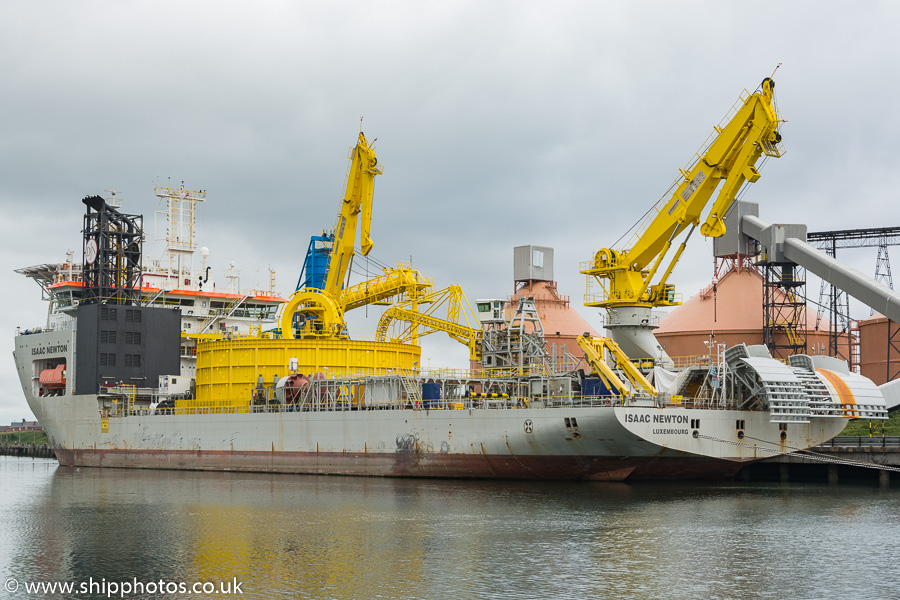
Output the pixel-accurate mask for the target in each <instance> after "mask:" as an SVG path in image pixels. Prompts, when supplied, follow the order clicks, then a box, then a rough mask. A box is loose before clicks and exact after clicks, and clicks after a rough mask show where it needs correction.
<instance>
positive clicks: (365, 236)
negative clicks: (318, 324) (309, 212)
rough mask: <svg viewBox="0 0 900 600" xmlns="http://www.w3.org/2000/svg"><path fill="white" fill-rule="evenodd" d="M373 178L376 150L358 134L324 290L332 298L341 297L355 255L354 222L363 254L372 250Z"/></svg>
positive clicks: (377, 168)
mask: <svg viewBox="0 0 900 600" xmlns="http://www.w3.org/2000/svg"><path fill="white" fill-rule="evenodd" d="M376 175H381V165H379V164H378V160H377V159H376V158H375V149H374V148H370V147H369V144H368V142H367V141H366V136H364V135H363V134H362V132H360V133H359V142H358V143H357V144H356V146H355V147H354V148H353V154H352V162H351V163H350V174H349V175H348V177H347V189H346V190H345V191H344V200H343V202H341V209H340V211H339V212H338V216H337V221H336V222H335V225H334V243H333V245H332V247H331V259H330V260H329V263H328V277H327V278H326V279H325V288H324V290H323V291H324V292H325V293H326V294H328V295H329V296H331V297H332V298H335V299H337V298H338V297H340V295H341V288H342V286H343V282H344V276H345V275H346V274H347V269H349V268H350V260H351V259H352V258H353V254H354V252H355V250H354V246H355V245H356V228H357V223H358V224H359V227H360V248H361V253H362V255H363V256H366V255H367V254H369V252H370V251H371V250H372V245H373V244H372V237H371V231H372V194H373V191H374V186H375V176H376Z"/></svg>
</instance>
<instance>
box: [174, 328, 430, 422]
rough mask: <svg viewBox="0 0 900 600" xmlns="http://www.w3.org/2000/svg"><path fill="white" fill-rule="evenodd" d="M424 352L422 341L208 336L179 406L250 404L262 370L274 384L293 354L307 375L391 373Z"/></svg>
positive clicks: (409, 367) (406, 368)
mask: <svg viewBox="0 0 900 600" xmlns="http://www.w3.org/2000/svg"><path fill="white" fill-rule="evenodd" d="M421 353H422V349H421V348H420V347H419V346H416V345H413V344H402V343H397V342H372V341H356V340H341V339H335V340H322V339H299V340H284V339H269V338H256V337H253V338H238V339H232V340H218V341H207V342H203V343H200V344H198V346H197V390H196V399H194V400H179V401H178V402H177V403H176V406H177V407H178V408H223V407H245V406H249V405H250V400H251V394H252V390H253V388H254V387H255V386H256V384H257V381H258V378H259V376H260V375H262V376H263V380H264V381H265V383H266V384H267V385H271V383H272V381H273V380H274V378H275V376H276V375H278V376H279V377H283V376H285V375H289V374H290V373H289V372H288V368H287V365H288V364H289V362H290V359H292V358H296V359H297V361H298V363H299V368H298V370H299V372H300V373H302V374H304V375H307V376H310V375H313V374H314V373H316V372H321V373H323V374H325V376H326V377H332V376H348V375H386V374H390V373H398V372H400V373H410V372H417V371H418V369H419V359H420V356H421Z"/></svg>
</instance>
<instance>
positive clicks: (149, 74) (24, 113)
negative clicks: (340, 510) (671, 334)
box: [0, 0, 900, 423]
mask: <svg viewBox="0 0 900 600" xmlns="http://www.w3.org/2000/svg"><path fill="white" fill-rule="evenodd" d="M898 16H900V5H897V4H896V3H891V2H860V3H855V4H853V7H852V8H851V5H850V4H849V3H846V2H792V3H788V2H756V3H754V4H753V5H752V7H748V5H746V4H737V3H725V2H558V1H557V2H553V3H551V2H486V1H480V2H459V1H451V2H442V3H422V2H389V1H388V2H384V1H382V2H363V3H347V2H320V3H312V2H265V3H253V4H251V3H234V2H230V3H229V2H220V1H217V2H166V1H158V0H156V1H152V2H104V1H97V2H69V1H66V2H46V1H45V2H33V1H25V2H18V1H10V0H7V1H5V2H3V3H2V5H0V86H2V95H0V123H2V128H0V131H2V136H0V173H2V177H0V203H2V210H3V215H4V218H3V220H2V224H0V232H2V239H3V247H4V250H3V255H2V265H0V277H2V281H3V289H4V290H5V293H4V294H3V296H2V298H0V322H2V324H3V326H2V328H0V331H4V332H5V335H7V336H9V341H8V342H7V348H9V349H10V350H11V348H12V343H11V342H12V340H11V338H12V336H13V334H14V332H15V328H16V327H17V326H21V327H23V328H24V327H29V326H35V325H41V324H42V323H43V322H44V319H45V311H46V305H45V304H44V303H42V302H40V300H39V297H40V290H39V289H38V287H37V286H36V285H35V284H34V283H33V282H32V281H30V280H27V279H25V278H23V277H21V276H19V275H17V274H15V273H14V272H13V269H15V268H19V267H23V266H28V265H33V264H39V263H44V262H57V261H60V260H62V259H63V258H64V256H65V252H66V250H75V251H76V256H78V257H80V248H81V240H80V234H79V230H80V227H81V218H82V214H83V208H84V207H83V205H82V204H81V202H80V200H81V198H82V197H84V196H85V195H88V194H103V195H105V194H104V190H118V191H119V192H121V194H122V195H123V196H124V197H125V199H126V203H125V205H124V208H123V210H125V211H126V212H132V213H143V214H144V215H145V218H146V220H147V222H148V223H152V214H153V211H154V210H156V199H155V198H154V196H153V190H152V186H153V185H154V183H159V184H172V185H173V186H178V185H180V184H181V182H182V181H183V182H184V184H185V186H186V187H188V188H190V189H204V190H207V191H208V193H209V196H208V201H207V202H206V203H205V204H204V205H202V208H201V223H202V224H201V229H200V237H201V243H202V244H203V245H205V246H208V247H209V248H210V250H211V256H210V261H211V263H212V265H213V269H214V275H213V277H214V278H215V279H216V280H217V281H218V285H223V284H224V277H223V276H222V274H221V270H222V269H223V268H224V267H226V266H227V265H228V262H229V261H235V263H236V266H238V267H239V268H241V269H242V279H241V284H242V285H243V286H244V287H255V286H257V285H258V287H267V282H268V273H267V269H268V267H269V266H272V267H274V268H275V269H276V271H277V285H276V287H277V289H278V290H279V291H280V292H281V293H282V295H285V296H287V295H288V294H289V293H290V292H291V291H293V289H294V286H295V285H296V280H297V277H298V275H299V271H300V267H301V265H302V261H303V253H304V252H305V249H306V246H307V243H308V240H309V236H310V235H312V234H316V233H318V232H320V231H321V230H322V229H325V228H328V227H330V226H331V225H332V223H333V221H334V216H335V213H336V211H337V203H338V199H339V196H340V194H341V191H342V188H343V185H344V177H345V173H346V169H347V160H346V156H347V149H348V147H349V146H351V145H352V144H354V143H355V140H356V135H357V133H358V131H359V119H360V117H361V116H364V117H365V120H364V122H363V130H364V131H365V133H366V135H367V136H368V138H369V140H372V139H374V138H377V139H378V141H377V143H376V147H377V150H378V157H379V159H380V160H381V162H382V163H383V165H384V169H385V170H384V174H383V175H381V176H380V177H378V179H377V180H376V186H375V212H374V218H373V226H372V236H373V239H374V241H375V248H374V250H373V256H375V257H377V258H378V259H379V260H381V261H382V262H385V263H389V264H393V263H394V262H396V261H399V260H409V259H410V257H411V258H412V261H413V266H414V267H415V268H417V269H419V270H420V271H422V273H423V274H425V275H426V276H428V277H432V278H434V279H435V280H436V284H437V285H438V286H439V287H443V286H445V285H448V284H451V283H458V284H461V285H462V286H463V288H464V289H465V291H466V294H467V295H468V297H469V298H470V300H474V299H475V298H479V297H498V296H499V297H504V296H507V295H509V294H510V293H512V291H513V282H512V248H513V247H514V246H516V245H521V244H538V245H548V246H553V247H554V248H555V271H556V279H557V280H558V281H559V286H560V290H561V291H562V293H564V294H568V295H570V296H571V297H572V300H573V305H574V306H578V307H579V308H580V311H581V313H582V314H583V315H584V316H585V317H586V318H587V319H588V320H589V321H590V322H591V323H592V324H593V325H594V326H595V328H597V329H600V327H601V325H600V318H599V316H598V315H597V314H596V312H595V311H590V310H588V309H584V308H581V307H580V298H581V296H582V294H583V292H584V280H583V277H582V276H580V275H578V272H577V271H578V263H579V262H581V261H585V260H588V259H589V258H590V257H591V255H592V254H593V252H595V251H596V250H597V249H599V248H601V247H604V246H607V245H610V244H612V243H613V242H614V241H615V240H617V239H618V238H619V236H620V235H621V234H622V233H623V232H624V231H625V230H627V229H628V228H629V227H630V226H631V225H632V223H634V222H635V221H636V220H637V219H638V218H639V217H640V216H641V215H642V214H643V212H644V211H645V210H646V209H647V208H648V207H649V206H650V205H651V204H652V203H654V202H655V201H656V200H657V199H658V198H659V197H660V195H662V194H663V192H665V190H666V189H667V188H668V186H669V184H670V183H671V182H672V180H673V179H674V178H675V177H676V175H677V173H678V171H677V169H678V168H679V167H682V166H683V165H684V164H685V163H687V161H688V160H689V159H690V157H691V155H692V153H693V152H694V151H696V150H697V148H698V147H699V146H700V144H701V143H702V142H703V141H704V139H705V138H706V137H707V135H708V134H709V133H710V132H711V130H712V126H713V125H714V124H716V123H718V122H719V120H720V119H721V118H722V116H723V115H724V114H725V113H726V111H727V110H728V109H729V108H730V107H731V105H732V104H733V103H734V102H735V100H737V97H738V95H739V94H740V92H741V91H742V90H743V89H744V88H749V89H750V91H753V90H754V89H755V88H756V86H757V85H758V84H759V82H760V81H761V80H762V79H763V78H764V77H766V76H768V75H770V74H771V73H772V71H773V70H774V69H775V67H776V65H777V64H778V63H783V66H782V68H781V69H780V70H779V71H778V72H777V74H776V77H775V79H776V81H777V89H776V97H777V101H778V105H779V108H780V110H781V112H782V114H783V116H784V117H785V118H786V119H787V121H788V123H787V124H785V126H784V128H783V134H784V138H785V146H786V147H787V149H788V153H787V155H786V156H784V157H783V158H781V159H778V160H772V161H769V162H768V163H767V164H766V165H765V168H764V169H763V170H762V178H761V179H760V181H759V182H758V183H756V184H754V185H753V186H751V188H750V189H749V190H747V192H746V193H745V195H744V198H745V199H747V200H752V201H755V202H759V203H760V205H761V208H760V213H761V216H762V217H763V218H764V219H765V220H767V221H770V222H804V223H807V224H808V225H809V228H810V230H812V231H821V230H828V229H844V228H852V227H878V226H888V225H897V224H900V215H898V211H897V209H896V208H895V206H896V198H897V192H896V190H897V189H898V188H900V169H898V168H897V161H898V147H897V146H898V143H900V142H898V140H900V123H898V113H897V110H896V108H895V104H896V98H897V97H898V91H900V90H898V87H900V84H898V78H897V73H898V71H900V69H898V66H900V64H898V63H900V61H898V54H900V51H898V49H900V44H898V41H897V32H898V31H900V19H898ZM148 233H149V234H150V236H151V237H152V231H150V232H148ZM711 247H712V245H711V243H710V242H708V241H705V240H700V239H696V238H695V240H693V243H692V245H691V247H690V249H689V251H688V252H686V254H685V256H684V258H683V259H682V264H680V265H679V267H678V269H677V270H676V272H675V275H674V276H673V279H674V281H675V283H676V285H677V286H678V289H679V290H680V291H681V292H683V293H684V296H685V298H686V297H688V296H689V295H691V294H693V293H695V292H696V291H697V290H698V289H699V288H700V287H702V286H704V285H706V284H707V283H708V281H709V279H710V277H711V264H712V253H711ZM146 253H147V254H148V255H152V245H151V244H148V246H147V247H146ZM865 260H866V261H868V262H866V263H865V264H864V265H862V266H860V267H859V268H861V269H863V270H864V271H866V272H872V271H873V269H874V257H871V258H867V259H865ZM870 263H871V264H870ZM817 289H818V288H817V287H816V290H815V291H816V292H817ZM379 313H380V311H376V310H375V309H370V310H369V311H368V319H365V318H363V317H364V313H363V315H362V316H360V315H356V316H354V317H353V320H352V321H351V322H352V323H353V324H354V325H355V326H357V327H359V328H361V329H368V330H370V331H371V330H374V326H375V322H377V321H376V320H377V316H378V314H379ZM432 337H435V336H432ZM465 357H466V350H465V348H464V347H462V346H459V345H456V344H455V343H453V342H448V341H446V340H437V339H435V340H429V341H428V342H427V343H426V345H425V348H424V350H423V359H431V362H432V366H438V364H446V363H452V366H458V365H460V364H462V363H464V362H465ZM0 386H2V388H0V389H2V390H3V393H2V395H0V423H7V422H9V421H11V420H14V419H21V418H23V417H28V418H31V413H30V411H29V410H28V408H27V405H26V403H25V401H24V398H23V397H22V393H21V389H20V387H19V383H18V379H17V376H16V373H15V367H14V363H13V360H12V357H11V353H10V354H7V359H5V360H3V361H0Z"/></svg>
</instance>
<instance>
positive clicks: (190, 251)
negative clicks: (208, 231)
mask: <svg viewBox="0 0 900 600" xmlns="http://www.w3.org/2000/svg"><path fill="white" fill-rule="evenodd" d="M153 190H154V191H155V192H156V196H157V197H158V198H160V199H161V200H165V201H166V210H165V215H166V219H167V227H166V237H165V242H166V249H165V251H164V254H163V259H162V260H161V261H160V262H162V263H166V262H167V263H168V273H169V277H174V278H175V279H176V280H177V283H176V285H175V287H182V286H187V285H190V284H192V283H193V281H192V275H193V270H194V252H196V250H197V246H198V243H197V210H198V208H197V204H198V203H200V202H204V201H205V200H206V192H205V191H202V190H197V191H192V190H186V189H184V186H183V185H182V187H180V188H168V187H154V188H153ZM162 212H163V211H158V213H157V214H162Z"/></svg>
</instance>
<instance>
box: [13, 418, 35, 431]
mask: <svg viewBox="0 0 900 600" xmlns="http://www.w3.org/2000/svg"><path fill="white" fill-rule="evenodd" d="M43 429H44V428H43V427H41V424H40V423H38V422H37V421H26V420H25V419H22V420H21V421H13V422H12V423H10V424H9V427H8V428H5V429H4V431H42V430H43Z"/></svg>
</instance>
